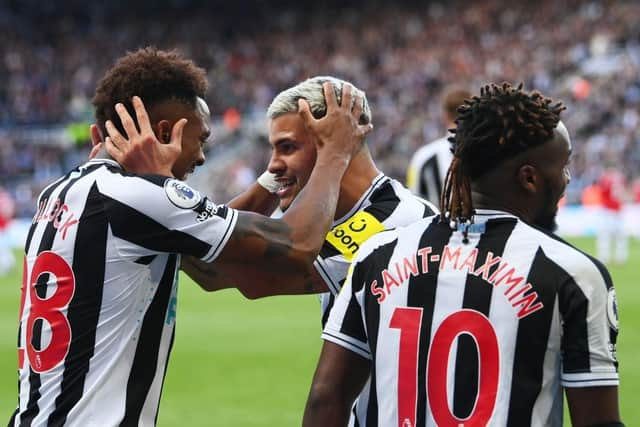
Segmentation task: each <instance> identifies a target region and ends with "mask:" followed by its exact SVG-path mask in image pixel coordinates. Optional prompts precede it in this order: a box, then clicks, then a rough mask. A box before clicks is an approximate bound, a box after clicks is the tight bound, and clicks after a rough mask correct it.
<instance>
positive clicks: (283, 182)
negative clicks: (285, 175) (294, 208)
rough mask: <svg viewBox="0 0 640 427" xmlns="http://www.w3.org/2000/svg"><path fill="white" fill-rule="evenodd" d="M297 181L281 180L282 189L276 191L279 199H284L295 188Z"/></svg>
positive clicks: (279, 182)
mask: <svg viewBox="0 0 640 427" xmlns="http://www.w3.org/2000/svg"><path fill="white" fill-rule="evenodd" d="M295 183H296V181H295V180H294V179H286V180H285V179H280V180H278V184H280V188H278V191H276V194H277V195H278V197H280V198H282V197H284V196H286V195H287V192H289V190H290V189H291V188H292V187H293V186H294V184H295Z"/></svg>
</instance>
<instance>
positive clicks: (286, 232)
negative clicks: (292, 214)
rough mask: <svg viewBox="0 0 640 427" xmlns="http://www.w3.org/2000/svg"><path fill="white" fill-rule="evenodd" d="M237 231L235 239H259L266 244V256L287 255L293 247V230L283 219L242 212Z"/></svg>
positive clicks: (234, 235)
mask: <svg viewBox="0 0 640 427" xmlns="http://www.w3.org/2000/svg"><path fill="white" fill-rule="evenodd" d="M235 231H236V232H235V233H234V234H233V235H232V238H233V239H236V240H244V239H256V238H257V239H259V240H260V241H261V242H262V243H263V244H264V245H265V248H264V252H263V254H262V256H263V257H265V258H282V257H287V256H288V255H289V254H290V253H291V251H292V249H293V241H292V235H293V230H292V229H291V227H289V225H287V224H286V223H285V222H283V221H274V220H272V219H270V218H265V217H263V216H258V215H243V214H240V215H239V216H238V223H237V225H236V229H235Z"/></svg>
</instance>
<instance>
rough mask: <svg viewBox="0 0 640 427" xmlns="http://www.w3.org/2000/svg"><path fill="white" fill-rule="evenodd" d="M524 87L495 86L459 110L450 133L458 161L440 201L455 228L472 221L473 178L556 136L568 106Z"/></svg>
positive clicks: (454, 153) (454, 164)
mask: <svg viewBox="0 0 640 427" xmlns="http://www.w3.org/2000/svg"><path fill="white" fill-rule="evenodd" d="M522 86H523V84H522V83H520V84H519V85H518V86H517V87H514V86H511V84H509V83H506V82H505V83H503V84H502V85H496V84H494V83H491V84H490V85H486V86H484V87H482V88H481V89H480V96H473V97H472V98H471V99H470V100H465V101H464V104H463V105H461V106H460V107H458V117H457V118H456V120H455V124H456V127H455V128H454V129H450V130H449V131H450V132H451V133H453V136H451V137H450V138H449V142H451V143H452V151H453V155H454V157H453V161H452V162H451V166H450V167H449V170H448V171H447V175H446V178H445V184H444V191H443V192H442V197H441V199H440V209H441V212H442V213H441V220H449V221H451V223H450V224H451V227H452V228H456V227H457V226H458V224H460V223H466V224H470V223H471V221H472V220H473V203H472V201H471V181H472V180H473V179H474V178H477V177H479V176H481V175H482V174H484V173H486V172H488V171H490V170H492V169H494V168H495V167H496V166H498V165H499V164H500V163H501V162H502V161H504V160H506V159H508V158H511V157H513V156H515V155H517V154H519V153H521V152H523V151H525V150H527V149H529V148H532V147H535V146H538V145H541V144H543V143H545V142H547V141H549V140H550V139H551V138H552V136H553V129H555V127H556V126H557V125H558V122H559V121H560V112H561V111H562V110H564V109H565V107H564V106H563V105H562V103H561V102H558V103H554V101H553V100H552V99H550V98H546V97H544V96H543V95H542V94H541V93H540V92H538V91H533V92H530V93H527V92H525V91H523V90H522ZM465 239H466V233H465Z"/></svg>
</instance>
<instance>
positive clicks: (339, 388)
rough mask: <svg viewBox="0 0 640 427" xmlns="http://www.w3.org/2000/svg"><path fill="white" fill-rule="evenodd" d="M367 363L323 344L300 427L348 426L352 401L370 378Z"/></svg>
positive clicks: (339, 348)
mask: <svg viewBox="0 0 640 427" xmlns="http://www.w3.org/2000/svg"><path fill="white" fill-rule="evenodd" d="M370 363H371V362H370V361H369V360H367V359H365V358H363V357H362V356H359V355H357V354H356V353H354V352H352V351H350V350H347V349H346V348H344V347H341V346H339V345H337V344H334V343H332V342H329V341H325V342H324V345H323V347H322V352H321V353H320V360H319V361H318V367H317V368H316V373H315V374H314V376H313V383H312V384H311V391H310V392H309V397H308V399H307V405H306V407H305V409H304V418H303V420H302V425H303V427H315V426H317V427H326V426H345V425H347V422H348V421H349V412H350V410H351V406H352V405H353V401H354V400H355V399H356V397H357V396H358V394H359V393H360V390H362V387H363V386H364V384H365V382H366V381H367V378H369V365H370Z"/></svg>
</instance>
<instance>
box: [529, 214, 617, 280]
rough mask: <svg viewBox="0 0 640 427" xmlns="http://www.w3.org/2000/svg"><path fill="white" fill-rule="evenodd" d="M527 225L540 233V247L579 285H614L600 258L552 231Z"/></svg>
mask: <svg viewBox="0 0 640 427" xmlns="http://www.w3.org/2000/svg"><path fill="white" fill-rule="evenodd" d="M522 224H524V223H522ZM525 226H527V227H529V228H530V229H532V230H534V232H536V233H538V236H539V238H538V241H539V244H540V249H541V250H542V251H543V253H544V254H545V256H546V257H548V258H549V259H550V260H551V261H552V262H553V263H555V264H556V265H558V266H559V267H560V268H562V269H563V270H564V271H565V272H567V273H568V274H569V275H570V276H571V277H572V278H573V279H574V280H575V281H576V283H578V285H580V286H590V285H591V286H598V287H600V286H603V285H604V287H605V288H610V287H611V286H612V280H611V275H610V274H609V271H608V270H607V267H606V266H605V265H604V264H603V263H602V262H601V261H600V260H598V259H597V258H595V257H594V256H592V255H590V254H589V253H587V252H586V251H584V250H582V249H579V248H578V247H576V246H575V245H573V244H572V243H570V242H568V241H567V240H565V239H563V238H562V237H560V236H558V235H557V234H555V233H553V232H551V231H548V230H544V229H542V228H539V227H536V226H534V225H530V224H525Z"/></svg>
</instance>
